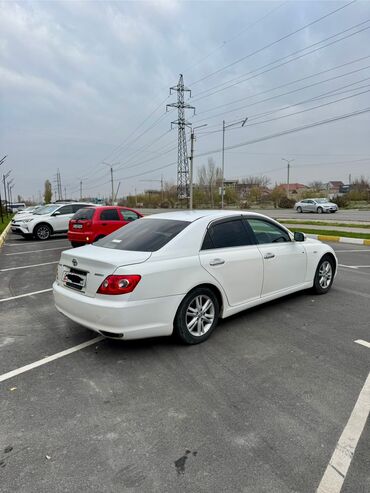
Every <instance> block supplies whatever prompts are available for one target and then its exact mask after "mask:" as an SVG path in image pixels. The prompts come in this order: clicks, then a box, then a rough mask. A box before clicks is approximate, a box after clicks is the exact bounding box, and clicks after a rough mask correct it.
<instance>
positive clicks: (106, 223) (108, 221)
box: [98, 208, 125, 236]
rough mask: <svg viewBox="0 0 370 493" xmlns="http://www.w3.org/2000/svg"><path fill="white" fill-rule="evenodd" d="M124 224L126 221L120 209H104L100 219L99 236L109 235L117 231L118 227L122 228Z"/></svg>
mask: <svg viewBox="0 0 370 493" xmlns="http://www.w3.org/2000/svg"><path fill="white" fill-rule="evenodd" d="M124 224H125V222H124V221H122V218H121V216H120V214H119V213H118V209H115V208H112V209H103V210H102V211H100V216H99V220H98V229H99V236H100V235H103V236H107V235H109V234H110V233H113V231H116V229H118V228H121V227H122V226H123V225H124Z"/></svg>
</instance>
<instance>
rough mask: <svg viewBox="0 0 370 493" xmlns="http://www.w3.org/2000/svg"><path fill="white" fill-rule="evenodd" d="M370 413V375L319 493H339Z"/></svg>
mask: <svg viewBox="0 0 370 493" xmlns="http://www.w3.org/2000/svg"><path fill="white" fill-rule="evenodd" d="M369 411H370V373H369V375H368V377H367V379H366V382H365V384H364V386H363V387H362V390H361V392H360V395H359V396H358V399H357V402H356V404H355V407H354V408H353V411H352V413H351V416H350V417H349V420H348V422H347V424H346V427H345V428H344V430H343V433H342V435H341V437H340V438H339V441H338V443H337V446H336V447H335V450H334V453H333V455H332V457H331V459H330V462H329V464H328V467H327V468H326V471H325V473H324V476H323V478H322V480H321V482H320V484H319V487H318V488H317V490H316V492H317V493H339V492H340V490H341V489H342V486H343V482H344V480H345V478H346V474H347V472H348V468H349V466H350V464H351V461H352V458H353V456H354V453H355V450H356V446H357V443H358V441H359V439H360V436H361V434H362V431H363V429H364V427H365V423H366V420H367V418H368V416H369Z"/></svg>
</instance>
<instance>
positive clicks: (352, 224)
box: [279, 219, 370, 229]
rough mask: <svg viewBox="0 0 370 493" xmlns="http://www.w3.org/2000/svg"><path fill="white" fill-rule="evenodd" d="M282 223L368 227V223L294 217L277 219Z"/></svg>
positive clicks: (369, 227) (369, 226) (369, 225)
mask: <svg viewBox="0 0 370 493" xmlns="http://www.w3.org/2000/svg"><path fill="white" fill-rule="evenodd" d="M279 221H280V222H281V223H283V224H307V225H311V226H338V227H342V228H362V229H370V224H361V223H335V222H334V221H305V220H303V221H299V220H295V219H287V220H285V219H279Z"/></svg>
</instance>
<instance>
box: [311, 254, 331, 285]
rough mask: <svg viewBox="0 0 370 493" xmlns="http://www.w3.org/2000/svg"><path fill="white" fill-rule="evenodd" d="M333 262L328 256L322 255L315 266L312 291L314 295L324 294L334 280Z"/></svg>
mask: <svg viewBox="0 0 370 493" xmlns="http://www.w3.org/2000/svg"><path fill="white" fill-rule="evenodd" d="M334 271H335V265H334V260H333V259H332V257H330V256H329V255H324V256H323V257H322V259H321V260H320V262H319V263H318V265H317V269H316V272H315V277H314V281H313V291H314V293H316V294H326V293H327V292H328V291H329V290H330V288H331V286H332V284H333V280H334Z"/></svg>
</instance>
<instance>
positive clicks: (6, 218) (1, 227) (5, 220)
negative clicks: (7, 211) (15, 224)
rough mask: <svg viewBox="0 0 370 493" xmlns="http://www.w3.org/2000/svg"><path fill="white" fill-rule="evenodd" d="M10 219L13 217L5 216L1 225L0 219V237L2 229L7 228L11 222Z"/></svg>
mask: <svg viewBox="0 0 370 493" xmlns="http://www.w3.org/2000/svg"><path fill="white" fill-rule="evenodd" d="M12 217H13V216H8V217H6V216H5V217H4V222H3V223H2V222H1V218H0V235H1V233H2V232H3V231H4V229H5V228H6V227H7V226H8V224H9V223H10V221H11V220H12Z"/></svg>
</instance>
